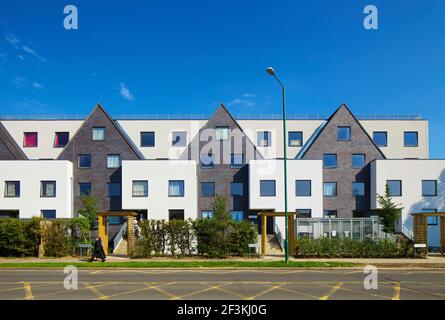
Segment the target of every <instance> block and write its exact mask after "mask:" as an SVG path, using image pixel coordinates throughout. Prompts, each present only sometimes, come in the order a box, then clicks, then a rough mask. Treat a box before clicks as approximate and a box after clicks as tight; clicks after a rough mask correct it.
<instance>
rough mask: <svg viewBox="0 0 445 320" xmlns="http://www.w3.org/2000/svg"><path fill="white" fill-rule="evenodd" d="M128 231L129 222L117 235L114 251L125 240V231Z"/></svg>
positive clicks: (114, 241)
mask: <svg viewBox="0 0 445 320" xmlns="http://www.w3.org/2000/svg"><path fill="white" fill-rule="evenodd" d="M126 229H127V222H125V223H124V224H123V225H122V227H121V228H120V229H119V232H118V233H117V234H116V236H115V237H114V240H113V246H114V247H113V251H114V250H116V248H117V247H118V246H119V244H120V242H121V241H122V239H123V234H124V231H125V230H126Z"/></svg>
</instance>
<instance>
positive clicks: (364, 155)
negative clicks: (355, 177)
mask: <svg viewBox="0 0 445 320" xmlns="http://www.w3.org/2000/svg"><path fill="white" fill-rule="evenodd" d="M354 156H363V166H354ZM364 167H366V154H365V153H353V154H352V155H351V168H352V169H363V168H364Z"/></svg>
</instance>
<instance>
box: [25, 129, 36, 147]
mask: <svg viewBox="0 0 445 320" xmlns="http://www.w3.org/2000/svg"><path fill="white" fill-rule="evenodd" d="M37 141H38V134H37V132H25V133H24V134H23V146H24V147H26V148H36V147H37Z"/></svg>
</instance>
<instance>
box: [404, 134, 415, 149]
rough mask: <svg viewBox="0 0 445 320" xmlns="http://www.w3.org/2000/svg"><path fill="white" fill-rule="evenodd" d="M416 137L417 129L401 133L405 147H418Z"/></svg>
mask: <svg viewBox="0 0 445 320" xmlns="http://www.w3.org/2000/svg"><path fill="white" fill-rule="evenodd" d="M418 138H419V137H418V133H417V131H405V132H404V133H403V144H404V146H405V147H418V146H419V141H418Z"/></svg>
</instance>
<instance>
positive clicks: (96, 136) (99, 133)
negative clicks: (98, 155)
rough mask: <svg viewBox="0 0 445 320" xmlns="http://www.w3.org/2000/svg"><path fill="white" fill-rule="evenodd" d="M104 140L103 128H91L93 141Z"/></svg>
mask: <svg viewBox="0 0 445 320" xmlns="http://www.w3.org/2000/svg"><path fill="white" fill-rule="evenodd" d="M104 140H105V127H93V141H104Z"/></svg>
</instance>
